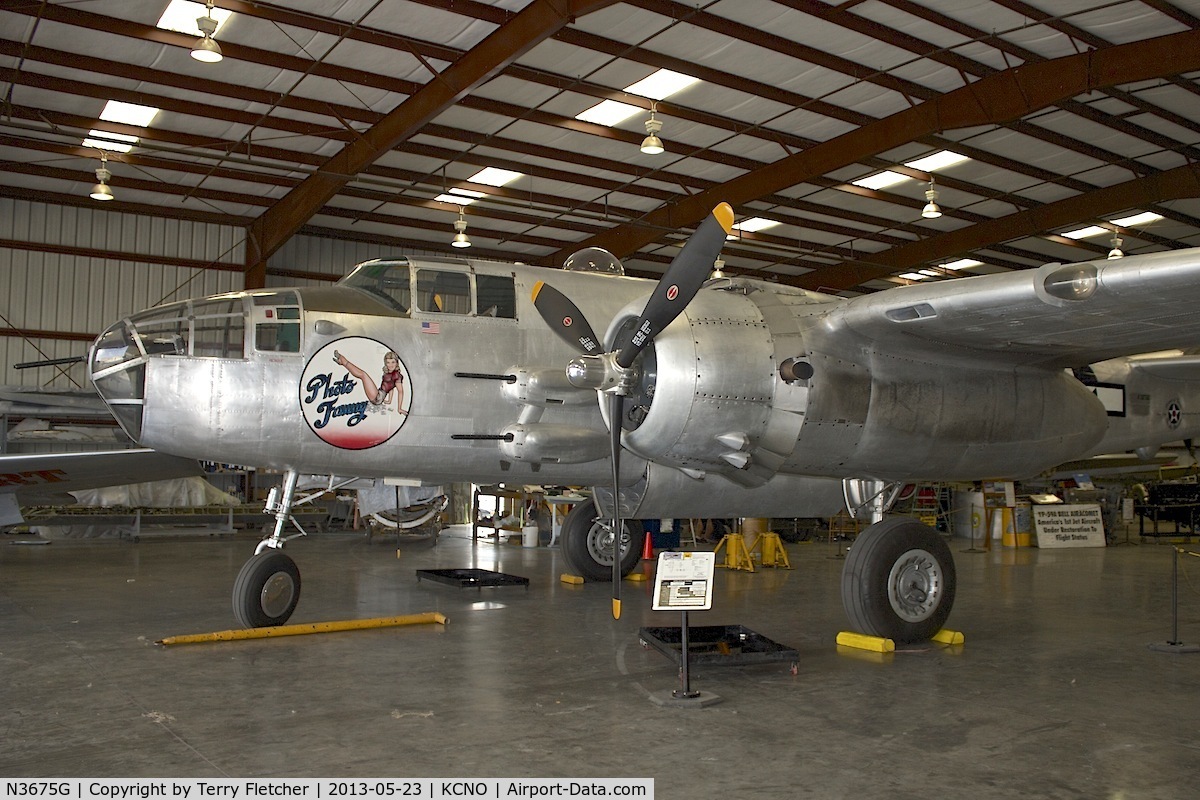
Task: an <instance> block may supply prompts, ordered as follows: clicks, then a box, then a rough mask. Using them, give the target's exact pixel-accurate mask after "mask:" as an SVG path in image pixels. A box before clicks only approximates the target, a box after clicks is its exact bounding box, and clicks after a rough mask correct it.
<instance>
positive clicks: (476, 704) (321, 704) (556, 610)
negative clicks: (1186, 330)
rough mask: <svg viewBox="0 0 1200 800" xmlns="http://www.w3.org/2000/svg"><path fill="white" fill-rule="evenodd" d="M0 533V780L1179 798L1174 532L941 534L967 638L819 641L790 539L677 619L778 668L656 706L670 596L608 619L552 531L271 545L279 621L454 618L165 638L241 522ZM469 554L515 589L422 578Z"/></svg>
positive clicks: (205, 588) (834, 550) (806, 549)
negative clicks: (1058, 544) (893, 645)
mask: <svg viewBox="0 0 1200 800" xmlns="http://www.w3.org/2000/svg"><path fill="white" fill-rule="evenodd" d="M16 538H17V537H15V536H4V537H0V576H2V579H0V665H3V672H4V688H3V690H2V695H3V702H2V703H0V776H4V777H191V778H204V777H214V778H217V777H342V776H360V777H381V776H396V777H482V778H489V777H491V778H496V777H550V778H576V777H652V778H654V780H655V796H656V797H658V798H766V797H781V798H782V797H788V798H793V797H814V798H867V797H888V798H921V799H922V800H924V798H927V797H929V796H931V794H933V795H937V796H945V797H965V796H970V797H972V798H973V800H984V798H1013V797H1026V798H1033V797H1047V798H1076V797H1077V798H1114V799H1115V798H1139V800H1149V799H1150V798H1163V800H1168V799H1169V800H1177V798H1182V797H1194V796H1195V791H1196V786H1197V784H1198V782H1200V719H1198V717H1197V709H1198V708H1200V654H1196V655H1183V654H1174V653H1172V654H1164V653H1157V652H1153V651H1151V650H1149V649H1148V648H1147V644H1149V643H1154V642H1166V641H1170V640H1171V637H1172V628H1171V580H1170V577H1171V561H1172V557H1173V550H1172V548H1171V547H1169V546H1168V545H1167V544H1166V543H1163V544H1154V543H1150V542H1146V543H1143V544H1141V545H1140V546H1129V547H1110V548H1107V549H1092V550H1041V551H1039V550H1036V549H1028V548H1025V549H1020V550H1012V549H1007V548H1005V549H996V550H994V551H992V552H990V553H982V554H975V553H966V552H963V550H964V549H965V547H966V544H965V543H963V542H962V541H961V540H955V541H954V542H953V543H952V547H951V549H952V551H953V552H954V556H955V560H956V564H957V569H958V575H959V585H958V601H957V604H956V607H955V610H954V613H953V614H952V616H951V618H950V627H952V628H954V629H956V630H960V631H963V632H964V633H965V635H966V643H965V645H962V646H957V647H945V646H940V645H938V646H926V647H920V648H915V649H912V650H905V651H900V652H896V653H894V654H891V655H889V656H881V655H872V654H866V653H859V652H857V651H839V648H837V647H836V646H835V641H834V640H835V637H836V635H837V633H838V631H839V630H841V629H842V628H843V627H844V621H843V615H842V610H841V604H840V600H839V573H840V570H841V566H842V561H841V560H840V559H839V558H837V556H838V554H839V549H840V546H839V545H838V544H836V543H835V544H830V543H827V542H824V541H821V542H814V543H800V544H791V545H788V546H787V549H788V553H789V556H790V559H791V563H792V565H793V567H794V569H793V570H791V571H783V570H760V571H758V572H755V573H753V574H750V573H744V572H729V571H726V570H718V576H717V586H716V594H715V602H714V608H713V610H712V611H708V612H695V613H693V614H692V615H691V622H692V625H743V626H745V627H747V628H750V629H751V630H753V631H755V632H757V633H760V634H762V635H763V636H766V637H768V638H770V639H772V640H774V641H776V642H779V643H781V644H784V645H787V646H788V647H790V648H794V649H795V650H796V651H797V653H798V656H797V658H796V659H795V662H794V668H793V663H792V662H788V661H783V662H765V663H757V664H752V665H728V664H718V665H698V666H694V667H693V668H692V670H691V682H692V688H694V689H699V690H701V691H703V692H712V693H715V694H717V695H719V696H720V697H721V698H722V699H723V701H722V702H721V703H719V704H717V705H713V706H710V707H708V708H704V709H679V708H665V707H662V706H660V705H656V704H654V703H652V702H651V700H650V696H651V695H652V694H653V693H656V692H661V691H663V690H670V689H673V688H676V687H677V686H678V685H679V683H678V676H677V671H676V667H675V665H674V664H673V662H672V661H670V660H669V659H668V658H667V657H665V656H664V655H663V654H662V653H660V652H658V651H657V650H654V649H647V648H645V647H643V646H642V645H641V644H640V641H639V633H638V632H639V628H640V627H642V626H677V625H678V624H679V615H678V614H676V613H673V612H671V613H667V612H655V611H652V610H651V600H650V596H649V595H650V589H649V587H650V586H652V583H643V584H634V583H630V582H626V583H625V589H624V613H623V618H622V619H621V620H620V621H619V622H613V621H612V620H611V618H610V613H609V605H610V604H609V591H610V589H609V586H608V585H607V584H586V585H582V586H572V585H568V584H564V583H561V582H560V581H559V575H560V573H561V572H562V571H563V566H562V563H561V559H560V556H559V554H558V551H557V550H556V549H552V548H547V547H537V548H526V547H520V546H517V545H513V544H494V543H492V541H491V540H480V541H479V542H474V543H473V542H472V540H471V538H470V529H469V528H465V529H464V528H457V527H455V528H450V529H449V530H448V531H446V532H444V533H443V535H442V537H441V540H440V541H439V543H438V544H437V545H436V546H431V545H430V544H429V542H428V540H424V541H421V540H414V541H401V543H400V545H399V553H398V554H397V551H396V546H395V541H394V540H389V541H388V542H386V543H383V542H382V541H381V540H380V539H379V537H377V538H376V541H375V542H374V543H368V542H367V541H366V540H365V538H363V537H361V536H358V535H347V534H339V535H327V536H319V537H313V538H310V539H308V540H302V541H297V542H294V543H292V544H291V545H290V546H289V552H290V553H291V555H292V556H293V557H294V558H295V559H296V560H297V562H298V563H299V566H300V569H301V571H302V574H303V585H304V595H303V597H302V599H301V601H300V606H299V608H298V609H297V612H296V614H295V616H294V617H293V618H292V622H311V621H325V620H340V619H348V618H367V617H378V616H392V615H397V614H415V613H420V612H426V611H438V612H441V613H442V614H444V615H445V616H446V617H447V618H448V624H446V625H444V626H443V625H437V624H429V625H418V626H411V627H402V628H390V629H383V630H373V631H359V632H349V633H335V634H324V635H317V636H296V637H289V638H277V639H263V640H255V641H238V642H223V643H214V644H202V645H187V646H174V647H163V646H157V645H155V641H156V640H158V639H161V638H164V637H167V636H172V635H177V634H186V633H198V632H207V631H218V630H225V629H228V628H231V627H234V622H233V617H232V613H231V611H230V609H229V596H230V589H231V586H232V583H233V581H234V578H235V576H236V574H237V572H238V569H239V568H240V567H241V564H242V562H243V561H244V560H245V559H246V558H247V557H248V556H249V555H250V553H251V551H252V550H253V546H254V540H253V539H252V538H251V537H249V536H248V535H240V534H239V535H236V536H230V537H227V538H216V539H214V538H204V539H197V538H194V537H192V538H188V537H183V538H177V537H172V538H167V537H163V538H154V539H149V538H146V539H143V540H142V541H141V542H140V543H136V544H135V543H131V542H127V541H115V540H108V541H102V540H59V541H55V542H54V543H53V544H50V545H46V546H39V547H28V546H26V547H23V546H10V544H11V541H10V540H14V539H16ZM1135 539H1136V537H1135ZM1191 549H1194V550H1200V547H1197V546H1193V547H1192V548H1191ZM1182 561H1183V562H1184V563H1183V564H1182V567H1183V568H1184V573H1183V574H1184V577H1185V579H1184V580H1181V581H1180V587H1181V589H1180V608H1181V612H1180V626H1179V636H1178V640H1180V641H1184V642H1190V643H1193V644H1194V643H1197V642H1200V597H1198V596H1197V591H1196V587H1197V586H1200V561H1197V560H1196V559H1190V558H1185V559H1182ZM1189 561H1190V562H1191V563H1186V562H1189ZM460 568H480V569H493V570H497V571H501V572H505V573H509V574H515V575H521V576H524V577H527V578H529V587H528V588H527V589H526V588H520V587H499V588H489V589H483V590H475V589H460V588H457V587H452V586H447V585H442V584H438V583H434V582H430V581H427V580H423V581H417V580H416V576H415V570H417V569H460ZM647 569H649V568H648V567H647ZM1187 578H1190V583H1189V581H1188V580H1187Z"/></svg>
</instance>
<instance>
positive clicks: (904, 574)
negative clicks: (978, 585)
mask: <svg viewBox="0 0 1200 800" xmlns="http://www.w3.org/2000/svg"><path fill="white" fill-rule="evenodd" d="M956 581H957V579H956V575H955V572H954V557H953V556H952V555H951V554H950V548H949V547H947V546H946V543H945V541H943V540H942V537H941V536H940V535H938V533H937V531H935V530H933V529H932V528H930V527H928V526H926V525H922V524H921V523H919V522H917V521H915V520H913V519H906V518H904V517H893V518H892V519H886V520H884V521H883V522H878V523H876V524H874V525H872V526H870V527H869V528H867V529H866V530H865V531H863V532H862V533H860V534H859V535H858V538H856V539H855V540H854V544H853V545H852V546H851V547H850V551H849V552H848V553H847V554H846V566H845V567H844V568H843V569H842V605H843V606H845V608H846V615H847V616H848V617H849V618H850V623H851V624H852V625H853V626H854V628H855V630H857V631H858V632H859V633H866V634H869V635H872V636H881V637H884V638H887V639H892V640H894V641H897V642H919V641H924V640H926V639H928V638H930V637H931V636H933V635H934V634H935V633H937V632H938V631H939V630H941V629H942V626H943V625H945V623H946V619H947V618H948V617H949V616H950V609H951V607H952V606H953V605H954V590H955V584H956Z"/></svg>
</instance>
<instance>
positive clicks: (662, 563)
mask: <svg viewBox="0 0 1200 800" xmlns="http://www.w3.org/2000/svg"><path fill="white" fill-rule="evenodd" d="M716 571H717V557H716V554H714V553H708V552H687V553H671V552H664V553H659V554H658V570H657V572H656V573H655V576H654V610H655V611H707V610H708V609H710V608H712V586H713V576H714V575H715V574H716Z"/></svg>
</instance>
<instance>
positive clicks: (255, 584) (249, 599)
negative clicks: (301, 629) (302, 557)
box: [233, 469, 354, 628]
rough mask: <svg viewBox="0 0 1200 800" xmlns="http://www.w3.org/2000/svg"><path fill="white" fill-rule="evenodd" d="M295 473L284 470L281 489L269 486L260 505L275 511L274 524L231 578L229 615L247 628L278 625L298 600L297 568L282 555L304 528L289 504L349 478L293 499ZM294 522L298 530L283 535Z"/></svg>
mask: <svg viewBox="0 0 1200 800" xmlns="http://www.w3.org/2000/svg"><path fill="white" fill-rule="evenodd" d="M298 478H299V475H298V474H297V473H296V471H295V470H294V469H289V470H288V471H287V472H285V473H284V476H283V486H282V491H277V490H276V489H272V490H271V494H270V495H269V496H268V497H267V506H266V508H265V509H264V510H265V512H266V513H268V514H274V515H275V528H274V530H273V531H272V533H271V535H270V536H268V537H266V538H265V539H263V540H262V541H261V542H259V543H258V547H256V548H255V549H254V556H253V557H252V558H251V559H250V560H249V561H247V562H246V563H245V564H243V565H242V570H241V572H239V573H238V576H237V580H235V581H234V582H233V615H234V616H235V617H237V620H238V622H240V623H241V624H242V625H243V626H245V627H247V628H265V627H267V626H270V625H282V624H283V623H285V622H287V621H288V618H289V617H291V616H292V612H293V611H295V610H296V604H297V603H299V602H300V570H299V568H297V567H296V562H295V561H293V560H292V559H291V557H290V556H288V555H285V554H284V552H283V546H284V544H285V543H287V542H289V541H291V540H292V539H295V538H296V537H298V536H307V535H308V532H307V531H305V530H304V528H302V527H300V523H299V522H297V521H296V518H295V517H293V516H292V507H293V506H297V505H301V504H303V503H307V502H309V501H310V500H312V499H313V498H315V497H319V496H321V495H322V494H324V493H326V492H330V491H333V490H334V489H338V488H341V487H342V486H345V485H346V484H348V483H350V482H351V481H352V480H354V479H353V478H350V479H346V480H343V481H342V482H341V483H337V484H335V483H334V479H333V478H332V477H330V480H329V486H328V487H326V488H324V489H321V490H320V491H319V492H314V493H312V494H310V495H307V496H306V497H302V498H300V499H298V500H297V499H296V481H297V479H298ZM289 523H290V524H291V525H294V526H295V528H296V530H297V531H299V533H293V534H291V535H290V536H284V535H283V532H284V529H285V528H287V526H288V524H289Z"/></svg>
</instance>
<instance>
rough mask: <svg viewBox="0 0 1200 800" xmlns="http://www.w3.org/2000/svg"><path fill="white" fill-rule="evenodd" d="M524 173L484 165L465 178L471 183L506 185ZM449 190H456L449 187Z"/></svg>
mask: <svg viewBox="0 0 1200 800" xmlns="http://www.w3.org/2000/svg"><path fill="white" fill-rule="evenodd" d="M523 174H524V173H521V172H513V171H512V170H511V169H500V168H499V167H484V168H483V169H481V170H479V172H476V173H475V174H474V175H472V176H471V177H469V178H467V180H469V181H470V182H471V183H482V184H483V185H484V186H506V185H508V184H510V183H512V182H513V181H515V180H516V179H517V178H520V177H521V176H522V175H523ZM450 191H452V192H453V191H456V190H455V189H451V190H450Z"/></svg>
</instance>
